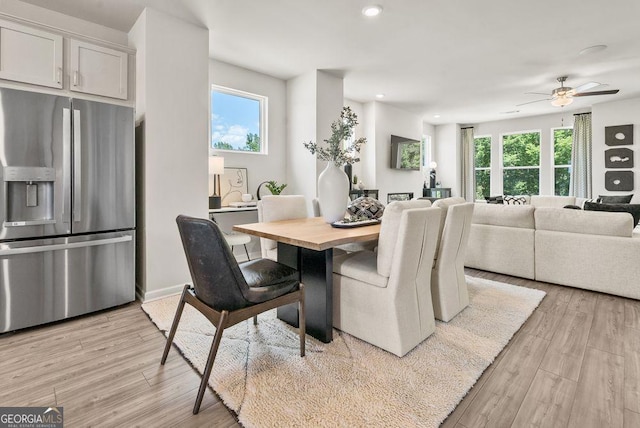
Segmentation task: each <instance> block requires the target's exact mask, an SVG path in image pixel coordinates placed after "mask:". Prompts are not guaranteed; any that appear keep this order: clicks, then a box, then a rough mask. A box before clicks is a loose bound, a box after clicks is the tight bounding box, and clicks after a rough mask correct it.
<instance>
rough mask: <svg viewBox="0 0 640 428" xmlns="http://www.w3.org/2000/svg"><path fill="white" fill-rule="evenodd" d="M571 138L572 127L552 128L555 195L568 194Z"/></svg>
mask: <svg viewBox="0 0 640 428" xmlns="http://www.w3.org/2000/svg"><path fill="white" fill-rule="evenodd" d="M572 139H573V129H572V128H556V129H554V130H553V166H554V170H553V172H554V181H553V184H554V189H555V194H556V196H569V181H570V179H571V145H572Z"/></svg>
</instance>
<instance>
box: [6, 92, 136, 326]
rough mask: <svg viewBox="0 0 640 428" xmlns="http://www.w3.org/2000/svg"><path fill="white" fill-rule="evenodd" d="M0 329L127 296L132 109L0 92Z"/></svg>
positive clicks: (131, 290)
mask: <svg viewBox="0 0 640 428" xmlns="http://www.w3.org/2000/svg"><path fill="white" fill-rule="evenodd" d="M0 173H1V174H2V182H1V183H0V184H1V185H0V226H1V227H0V333H3V332H7V331H11V330H17V329H21V328H25V327H30V326H34V325H39V324H44V323H47V322H51V321H56V320H61V319H65V318H69V317H73V316H76V315H81V314H85V313H88V312H92V311H96V310H100V309H104V308H108V307H112V306H116V305H120V304H123V303H126V302H130V301H133V300H134V299H135V280H134V260H135V258H134V242H135V239H134V238H135V236H134V234H135V194H134V189H135V183H134V112H133V109H132V108H129V107H122V106H115V105H111V104H104V103H98V102H91V101H86V100H77V99H69V98H67V97H61V96H55V95H47V94H40V93H35V92H26V91H18V90H13V89H6V88H0Z"/></svg>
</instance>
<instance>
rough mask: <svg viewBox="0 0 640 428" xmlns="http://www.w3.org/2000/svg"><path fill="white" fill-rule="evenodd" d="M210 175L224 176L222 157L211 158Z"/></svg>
mask: <svg viewBox="0 0 640 428" xmlns="http://www.w3.org/2000/svg"><path fill="white" fill-rule="evenodd" d="M209 174H224V158H223V157H222V156H210V157H209Z"/></svg>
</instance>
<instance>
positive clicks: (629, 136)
mask: <svg viewBox="0 0 640 428" xmlns="http://www.w3.org/2000/svg"><path fill="white" fill-rule="evenodd" d="M604 143H605V144H606V145H607V146H630V145H632V144H633V125H618V126H605V127H604Z"/></svg>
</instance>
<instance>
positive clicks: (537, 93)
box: [525, 92, 549, 95]
mask: <svg viewBox="0 0 640 428" xmlns="http://www.w3.org/2000/svg"><path fill="white" fill-rule="evenodd" d="M525 95H549V92H525Z"/></svg>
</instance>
